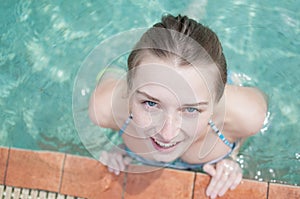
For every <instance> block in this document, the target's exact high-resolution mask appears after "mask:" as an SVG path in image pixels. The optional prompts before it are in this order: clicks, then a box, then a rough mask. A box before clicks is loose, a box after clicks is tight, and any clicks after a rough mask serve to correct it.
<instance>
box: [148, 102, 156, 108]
mask: <svg viewBox="0 0 300 199" xmlns="http://www.w3.org/2000/svg"><path fill="white" fill-rule="evenodd" d="M145 103H146V105H148V106H150V107H154V106H156V105H157V103H155V102H152V101H146V102H145Z"/></svg>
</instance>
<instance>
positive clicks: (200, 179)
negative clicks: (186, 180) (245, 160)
mask: <svg viewBox="0 0 300 199" xmlns="http://www.w3.org/2000/svg"><path fill="white" fill-rule="evenodd" d="M209 181H210V177H209V176H207V175H205V174H202V173H197V175H196V180H195V189H194V197H193V198H194V199H196V198H208V197H206V194H205V191H206V188H207V186H208V184H209ZM267 189H268V184H267V183H266V182H257V181H252V180H245V179H243V180H242V182H241V184H240V185H239V186H238V187H237V188H236V189H235V190H232V191H230V190H229V191H227V192H226V193H225V195H224V196H222V199H223V198H224V199H229V198H232V199H235V198H241V197H242V198H243V199H248V198H249V199H253V198H255V199H266V198H267Z"/></svg>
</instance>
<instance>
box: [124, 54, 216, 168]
mask: <svg viewBox="0 0 300 199" xmlns="http://www.w3.org/2000/svg"><path fill="white" fill-rule="evenodd" d="M207 80H209V79H206V81H205V80H204V78H202V75H201V73H200V71H198V70H197V69H196V68H194V67H193V66H176V63H174V61H171V60H162V59H159V58H157V57H155V56H151V55H149V56H146V57H145V59H143V61H142V62H141V63H140V65H139V66H138V67H136V68H135V72H134V76H133V79H132V86H131V89H130V104H129V106H130V110H131V112H132V114H133V121H132V125H133V126H134V128H131V131H135V132H133V133H132V134H131V135H130V134H127V135H129V136H132V139H138V140H139V142H142V143H143V144H142V145H139V146H143V149H141V150H139V149H134V151H139V152H140V151H143V153H145V152H146V153H147V154H148V155H146V156H147V158H148V159H153V160H156V161H164V162H170V161H172V160H175V159H176V158H178V157H180V155H182V154H183V153H184V152H185V150H186V149H187V148H188V147H189V146H190V145H191V144H192V143H193V142H195V141H197V140H198V139H199V138H201V137H203V136H205V133H206V132H207V128H208V120H209V118H210V116H211V114H212V110H213V106H214V101H215V100H214V99H213V97H212V95H211V92H210V91H211V90H212V89H209V87H210V86H209V84H207V83H206V82H207ZM133 129H134V130H133Z"/></svg>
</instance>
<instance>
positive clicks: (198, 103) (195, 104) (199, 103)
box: [136, 90, 208, 107]
mask: <svg viewBox="0 0 300 199" xmlns="http://www.w3.org/2000/svg"><path fill="white" fill-rule="evenodd" d="M136 92H137V93H138V94H141V95H144V96H146V97H147V98H149V99H151V100H153V101H156V102H160V100H159V99H157V98H155V97H152V96H151V95H149V94H148V93H146V92H144V91H141V90H137V91H136ZM203 105H208V102H207V101H203V102H196V103H191V104H183V105H182V106H185V107H187V106H203Z"/></svg>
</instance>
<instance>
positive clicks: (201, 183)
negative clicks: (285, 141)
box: [0, 147, 300, 199]
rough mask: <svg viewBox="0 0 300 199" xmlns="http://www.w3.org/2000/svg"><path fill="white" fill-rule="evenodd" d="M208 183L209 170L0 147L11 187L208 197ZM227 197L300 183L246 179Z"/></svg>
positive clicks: (290, 191)
mask: <svg viewBox="0 0 300 199" xmlns="http://www.w3.org/2000/svg"><path fill="white" fill-rule="evenodd" d="M134 169H138V168H134ZM208 182H209V176H207V175H205V174H202V173H195V172H190V171H180V170H173V169H159V170H156V171H153V172H150V173H141V174H133V173H121V174H120V175H119V176H115V175H114V174H111V173H109V172H108V171H107V169H106V167H105V166H103V165H102V164H101V163H99V162H98V161H96V160H94V159H91V158H87V157H80V156H74V155H69V154H64V153H56V152H45V151H29V150H21V149H14V148H1V147H0V184H2V185H7V186H13V187H20V188H28V189H37V190H45V191H49V192H56V193H60V194H64V195H71V196H77V197H83V198H95V199H99V198H100V199H102V198H113V199H114V198H125V199H133V198H134V199H138V198H142V199H146V198H168V199H171V198H176V199H177V198H178V199H181V198H183V199H185V198H193V199H196V198H207V197H206V196H205V188H206V186H207V184H208ZM222 198H244V199H247V198H251V199H256V198H259V199H267V198H271V199H273V198H279V199H285V198H288V199H291V198H300V187H298V186H288V185H281V184H274V183H267V182H257V181H253V180H247V179H243V181H242V184H241V185H239V187H238V188H237V189H236V190H233V191H228V192H227V193H226V194H225V196H223V197H222Z"/></svg>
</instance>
